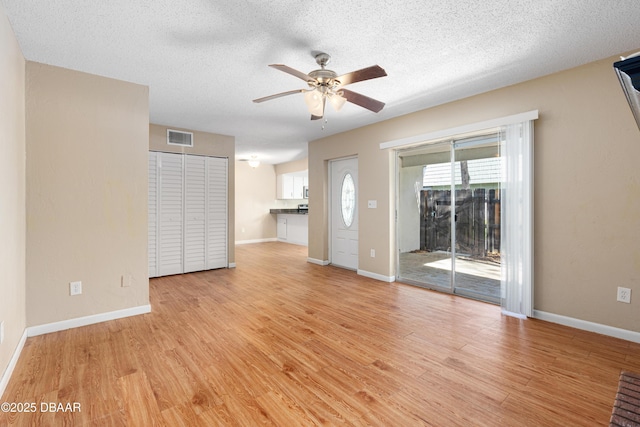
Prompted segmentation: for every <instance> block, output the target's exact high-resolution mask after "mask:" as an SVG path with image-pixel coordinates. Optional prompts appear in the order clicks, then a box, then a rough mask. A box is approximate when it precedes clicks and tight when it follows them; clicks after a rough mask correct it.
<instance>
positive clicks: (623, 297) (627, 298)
mask: <svg viewBox="0 0 640 427" xmlns="http://www.w3.org/2000/svg"><path fill="white" fill-rule="evenodd" d="M618 301H620V302H626V303H627V304H630V303H631V289H629V288H621V287H619V286H618Z"/></svg>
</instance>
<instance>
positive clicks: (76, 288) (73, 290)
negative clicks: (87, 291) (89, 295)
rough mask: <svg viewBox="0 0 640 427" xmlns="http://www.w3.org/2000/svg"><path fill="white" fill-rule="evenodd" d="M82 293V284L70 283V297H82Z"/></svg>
mask: <svg viewBox="0 0 640 427" xmlns="http://www.w3.org/2000/svg"><path fill="white" fill-rule="evenodd" d="M81 293H82V282H71V283H69V295H80V294H81Z"/></svg>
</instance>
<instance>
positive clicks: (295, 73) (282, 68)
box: [269, 64, 316, 82]
mask: <svg viewBox="0 0 640 427" xmlns="http://www.w3.org/2000/svg"><path fill="white" fill-rule="evenodd" d="M269 67H272V68H275V69H276V70H280V71H284V72H285V73H287V74H291V75H292V76H295V77H297V78H299V79H301V80H304V81H305V82H310V81H311V82H315V81H316V79H314V78H313V77H311V76H309V75H307V74H305V73H303V72H302V71H298V70H296V69H293V68H291V67H288V66H286V65H284V64H271V65H269Z"/></svg>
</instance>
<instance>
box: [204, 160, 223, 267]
mask: <svg viewBox="0 0 640 427" xmlns="http://www.w3.org/2000/svg"><path fill="white" fill-rule="evenodd" d="M227 162H228V160H227V159H222V158H218V157H208V158H207V172H208V173H207V175H208V177H207V182H208V184H209V185H208V189H207V214H208V215H207V237H208V239H207V240H208V242H207V268H208V269H212V268H223V267H227V188H228V187H227V184H228V182H227V181H228V167H227Z"/></svg>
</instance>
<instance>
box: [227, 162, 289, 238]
mask: <svg viewBox="0 0 640 427" xmlns="http://www.w3.org/2000/svg"><path fill="white" fill-rule="evenodd" d="M235 163H236V242H251V241H256V240H257V241H260V240H269V239H275V238H276V216H275V215H272V214H270V213H269V209H274V208H279V207H281V206H280V205H279V203H278V202H279V201H278V200H276V173H275V168H274V166H273V165H268V164H264V163H262V164H260V166H258V167H257V168H252V167H251V166H249V164H248V163H247V162H235Z"/></svg>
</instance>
